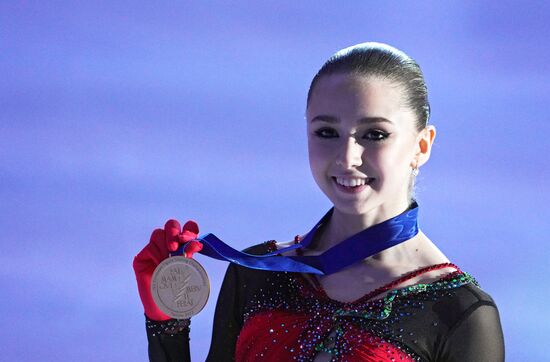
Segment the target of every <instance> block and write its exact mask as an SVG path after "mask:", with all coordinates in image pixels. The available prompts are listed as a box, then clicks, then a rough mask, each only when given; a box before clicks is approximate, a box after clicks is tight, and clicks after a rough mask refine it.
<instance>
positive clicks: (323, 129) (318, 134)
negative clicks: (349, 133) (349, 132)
mask: <svg viewBox="0 0 550 362" xmlns="http://www.w3.org/2000/svg"><path fill="white" fill-rule="evenodd" d="M325 131H332V132H334V133H336V131H335V130H334V129H332V128H321V129H318V130H317V131H315V134H316V135H317V136H318V137H320V138H327V139H328V138H336V137H338V134H336V136H327V135H323V133H324V132H325ZM369 133H375V134H376V135H378V136H381V137H380V138H374V139H372V138H367V137H364V138H365V139H367V140H369V141H373V142H381V141H384V140H385V139H386V138H388V136H389V135H390V134H389V133H387V132H384V131H381V130H377V129H376V130H369V131H367V133H366V134H365V135H367V134H369Z"/></svg>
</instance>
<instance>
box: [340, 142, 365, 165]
mask: <svg viewBox="0 0 550 362" xmlns="http://www.w3.org/2000/svg"><path fill="white" fill-rule="evenodd" d="M363 151H364V149H363V146H361V145H360V144H359V143H358V142H357V140H356V139H355V137H354V136H350V137H348V138H347V139H346V140H344V141H343V144H342V146H341V149H340V152H339V154H338V156H337V158H336V164H337V165H340V166H342V167H344V168H346V169H349V168H353V167H358V166H361V165H362V164H363V160H362V156H363Z"/></svg>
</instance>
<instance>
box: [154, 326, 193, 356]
mask: <svg viewBox="0 0 550 362" xmlns="http://www.w3.org/2000/svg"><path fill="white" fill-rule="evenodd" d="M189 324H190V320H189V319H170V320H167V321H163V322H157V321H154V320H152V319H149V318H147V316H146V317H145V326H146V330H147V341H148V342H149V348H148V352H149V361H151V362H189V361H191V356H190V351H189Z"/></svg>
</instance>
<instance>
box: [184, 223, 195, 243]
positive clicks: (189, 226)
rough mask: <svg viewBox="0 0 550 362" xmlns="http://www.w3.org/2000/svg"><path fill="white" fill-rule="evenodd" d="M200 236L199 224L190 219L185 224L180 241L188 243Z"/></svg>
mask: <svg viewBox="0 0 550 362" xmlns="http://www.w3.org/2000/svg"><path fill="white" fill-rule="evenodd" d="M197 236H199V225H198V224H197V223H196V222H195V221H194V220H189V221H187V222H186V223H185V225H183V230H182V232H181V236H180V243H186V242H188V241H190V240H194V239H196V238H197Z"/></svg>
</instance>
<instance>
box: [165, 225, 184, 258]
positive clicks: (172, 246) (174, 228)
mask: <svg viewBox="0 0 550 362" xmlns="http://www.w3.org/2000/svg"><path fill="white" fill-rule="evenodd" d="M180 234H181V226H180V223H179V222H178V221H177V220H173V219H170V220H168V221H167V222H166V224H164V237H165V245H166V249H167V250H168V251H169V252H172V251H176V250H178V247H179V239H180V237H179V235H180Z"/></svg>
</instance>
